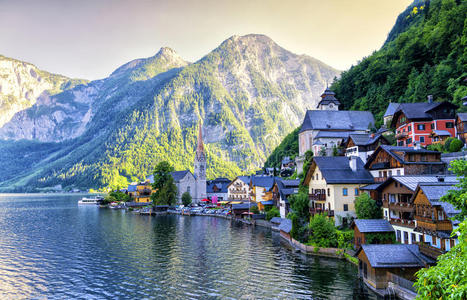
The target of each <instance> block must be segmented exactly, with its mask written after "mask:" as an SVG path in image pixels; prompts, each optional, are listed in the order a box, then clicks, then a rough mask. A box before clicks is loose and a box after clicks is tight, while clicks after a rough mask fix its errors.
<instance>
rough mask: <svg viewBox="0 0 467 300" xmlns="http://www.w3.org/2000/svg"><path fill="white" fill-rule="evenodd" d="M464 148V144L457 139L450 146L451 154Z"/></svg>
mask: <svg viewBox="0 0 467 300" xmlns="http://www.w3.org/2000/svg"><path fill="white" fill-rule="evenodd" d="M462 147H464V143H462V141H461V140H459V139H457V138H455V139H453V140H452V141H451V144H450V145H449V152H457V151H460V150H461V149H462Z"/></svg>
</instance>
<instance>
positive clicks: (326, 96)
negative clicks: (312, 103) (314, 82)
mask: <svg viewBox="0 0 467 300" xmlns="http://www.w3.org/2000/svg"><path fill="white" fill-rule="evenodd" d="M335 95H336V93H334V92H333V91H331V90H330V89H329V88H326V90H325V91H324V93H323V94H322V95H321V101H319V103H318V107H319V106H320V105H323V104H329V103H334V104H336V105H337V106H339V105H340V104H341V103H340V102H339V100H337V98H336V97H335Z"/></svg>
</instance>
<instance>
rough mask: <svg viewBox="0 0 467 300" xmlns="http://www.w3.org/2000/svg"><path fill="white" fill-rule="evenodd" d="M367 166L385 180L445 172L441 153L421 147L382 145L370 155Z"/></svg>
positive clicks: (374, 174)
mask: <svg viewBox="0 0 467 300" xmlns="http://www.w3.org/2000/svg"><path fill="white" fill-rule="evenodd" d="M365 168H366V169H367V170H369V171H370V173H371V174H372V175H373V177H374V178H375V181H376V182H383V181H386V179H388V177H391V176H396V175H397V176H399V175H422V174H444V173H445V169H446V165H445V163H444V162H442V161H441V153H440V152H438V151H430V150H425V149H421V148H417V147H415V148H412V147H400V146H388V145H381V146H379V147H378V148H377V149H376V150H375V152H374V153H373V154H372V155H371V156H370V157H368V160H367V162H366V164H365Z"/></svg>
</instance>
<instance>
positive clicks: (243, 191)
mask: <svg viewBox="0 0 467 300" xmlns="http://www.w3.org/2000/svg"><path fill="white" fill-rule="evenodd" d="M227 198H228V200H229V201H230V200H241V201H247V200H249V199H250V176H238V177H237V178H235V179H234V180H232V182H231V183H230V184H229V185H228V186H227Z"/></svg>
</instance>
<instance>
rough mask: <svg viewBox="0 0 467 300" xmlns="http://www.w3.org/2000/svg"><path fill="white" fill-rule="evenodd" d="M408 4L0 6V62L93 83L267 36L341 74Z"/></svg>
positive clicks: (240, 0) (240, 1)
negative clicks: (125, 68)
mask: <svg viewBox="0 0 467 300" xmlns="http://www.w3.org/2000/svg"><path fill="white" fill-rule="evenodd" d="M411 2H412V1H410V0H379V1H374V0H354V1H348V0H326V1H323V0H321V1H318V0H287V1H283V0H281V1H279V0H268V1H266V0H264V1H259V0H235V1H225V0H198V1H194V0H185V1H181V0H170V1H157V0H132V1H129V0H80V1H75V0H11V1H10V0H0V54H2V55H5V56H8V57H13V58H17V59H21V60H25V61H27V62H31V63H33V64H35V65H36V66H38V67H39V68H41V69H44V70H46V71H50V72H53V73H59V74H63V75H66V76H70V77H75V78H85V79H98V78H103V77H106V76H108V75H109V74H110V73H111V72H112V71H113V70H114V69H116V68H117V67H118V66H120V65H122V64H124V63H125V62H127V61H130V60H132V59H135V58H140V57H148V56H152V55H154V54H155V53H156V52H157V51H158V50H159V48H160V47H163V46H168V47H171V48H173V49H174V50H175V51H177V52H178V53H179V54H180V55H181V56H182V57H183V58H184V59H185V60H188V61H196V60H198V59H199V58H201V57H202V56H204V55H205V54H207V53H208V52H209V51H211V50H212V49H214V48H215V47H217V46H218V45H219V44H220V43H221V42H222V41H223V40H225V39H227V38H229V37H230V36H232V35H244V34H249V33H260V34H266V35H268V36H269V37H271V38H272V39H273V40H275V41H276V42H277V43H278V44H279V45H281V46H282V47H284V48H286V49H288V50H290V51H292V52H294V53H297V54H307V55H310V56H313V57H315V58H317V59H320V60H322V61H324V62H325V63H327V64H329V65H331V66H333V67H335V68H338V69H340V70H345V69H347V68H349V67H350V66H351V65H352V64H355V63H356V62H357V61H358V60H360V59H362V57H364V56H367V55H369V54H371V52H373V51H374V50H376V49H379V48H380V47H381V45H382V43H383V42H384V40H385V39H386V37H387V34H388V32H389V31H390V29H391V27H392V26H393V25H394V23H395V21H396V18H397V16H398V14H399V13H401V12H402V11H403V10H404V9H405V8H406V7H407V6H408V5H409V4H410V3H411Z"/></svg>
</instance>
